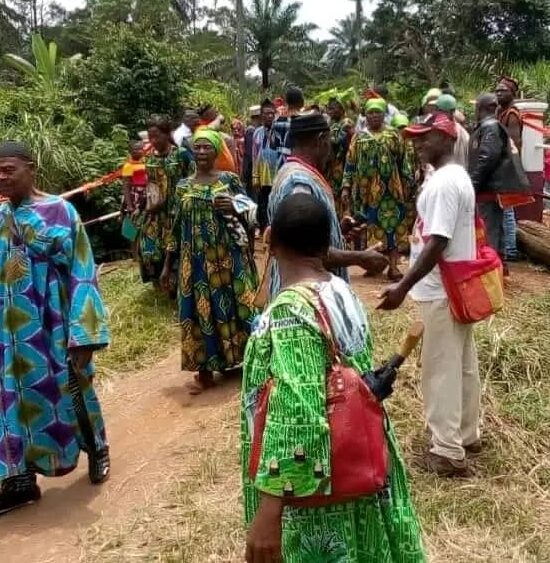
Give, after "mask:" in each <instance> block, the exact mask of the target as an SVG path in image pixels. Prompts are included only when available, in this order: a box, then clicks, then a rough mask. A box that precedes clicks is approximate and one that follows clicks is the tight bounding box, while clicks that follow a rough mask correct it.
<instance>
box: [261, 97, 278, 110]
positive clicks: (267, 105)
mask: <svg viewBox="0 0 550 563" xmlns="http://www.w3.org/2000/svg"><path fill="white" fill-rule="evenodd" d="M260 108H261V109H262V110H264V109H265V108H272V109H275V104H274V103H273V102H272V101H271V100H270V99H269V98H266V99H265V100H264V101H263V102H262V103H261V105H260Z"/></svg>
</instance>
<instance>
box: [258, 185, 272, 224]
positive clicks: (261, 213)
mask: <svg viewBox="0 0 550 563" xmlns="http://www.w3.org/2000/svg"><path fill="white" fill-rule="evenodd" d="M270 194H271V186H262V187H261V188H260V191H259V192H258V224H259V225H260V232H261V233H263V232H264V231H265V230H266V229H267V227H268V225H269V219H268V217H267V207H268V205H269V195H270Z"/></svg>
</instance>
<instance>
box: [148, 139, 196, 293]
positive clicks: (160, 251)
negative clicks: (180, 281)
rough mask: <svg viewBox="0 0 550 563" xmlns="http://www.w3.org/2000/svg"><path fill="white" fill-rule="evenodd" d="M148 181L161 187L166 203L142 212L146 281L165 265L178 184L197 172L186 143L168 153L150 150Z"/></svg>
mask: <svg viewBox="0 0 550 563" xmlns="http://www.w3.org/2000/svg"><path fill="white" fill-rule="evenodd" d="M146 167H147V175H148V179H149V182H153V183H154V184H156V185H157V186H158V187H159V188H160V193H161V194H162V199H164V200H165V202H164V205H163V206H162V208H161V209H160V210H158V211H155V212H154V213H147V212H144V213H143V214H142V215H141V218H140V221H139V224H140V234H139V238H138V250H139V260H140V269H141V276H142V279H143V281H144V282H150V281H156V280H158V279H159V277H160V274H161V273H162V268H163V266H164V258H165V253H166V245H167V241H168V239H169V237H170V233H171V230H172V224H173V221H174V215H175V210H176V204H177V201H176V185H177V183H178V182H179V181H180V180H181V179H182V178H187V177H189V176H191V175H192V174H194V173H195V162H194V160H193V155H192V154H191V151H190V150H189V149H187V148H186V147H180V148H178V147H172V149H171V150H170V153H169V154H168V155H167V156H160V155H159V154H157V153H153V154H151V155H150V156H149V157H148V158H147V161H146Z"/></svg>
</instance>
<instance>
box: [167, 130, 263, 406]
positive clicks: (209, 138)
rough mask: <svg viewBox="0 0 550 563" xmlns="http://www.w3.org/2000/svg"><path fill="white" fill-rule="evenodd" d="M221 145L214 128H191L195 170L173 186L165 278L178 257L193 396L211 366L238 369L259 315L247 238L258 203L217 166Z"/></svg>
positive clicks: (206, 383) (208, 378)
mask: <svg viewBox="0 0 550 563" xmlns="http://www.w3.org/2000/svg"><path fill="white" fill-rule="evenodd" d="M222 150H223V139H222V137H221V136H220V134H219V133H217V132H216V131H212V130H210V129H200V130H198V131H197V132H196V133H195V135H194V137H193V152H194V155H195V160H196V164H197V174H196V175H195V176H194V177H192V178H188V179H186V180H184V181H183V182H181V183H180V184H179V185H178V188H177V198H178V201H179V204H178V206H177V209H176V217H175V219H174V228H173V232H172V237H171V242H170V245H169V251H170V252H169V255H168V257H167V260H166V264H165V268H164V272H163V278H162V279H163V280H164V279H166V277H167V276H168V273H169V272H170V269H171V266H172V264H173V263H174V261H175V260H176V259H177V257H179V276H178V310H179V319H180V323H181V327H182V342H181V351H182V370H183V371H196V372H198V373H197V374H196V376H195V381H194V382H192V383H191V385H190V392H191V394H194V395H196V394H199V393H201V392H202V391H203V390H204V389H207V388H209V387H212V386H213V385H214V372H222V373H223V372H235V371H238V370H239V369H240V364H241V363H242V360H243V354H244V348H245V346H246V343H247V340H248V336H249V334H250V328H251V322H252V319H253V317H254V316H255V314H256V312H255V310H254V306H253V302H254V297H255V295H256V291H257V286H258V276H257V272H256V266H255V263H254V257H253V255H252V252H251V249H250V246H249V238H248V232H249V230H250V226H251V224H253V223H254V221H255V211H256V206H255V204H254V203H253V202H252V201H251V200H249V199H248V198H247V197H246V195H245V192H244V190H243V188H242V185H241V181H240V179H239V177H238V176H237V175H236V174H233V173H231V172H220V171H218V170H217V169H216V167H215V162H216V159H217V157H218V156H219V154H220V152H221V151H222Z"/></svg>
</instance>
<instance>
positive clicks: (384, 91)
mask: <svg viewBox="0 0 550 563" xmlns="http://www.w3.org/2000/svg"><path fill="white" fill-rule="evenodd" d="M373 90H374V91H375V92H376V93H377V94H378V95H379V96H382V97H383V98H384V99H387V98H388V97H389V95H390V91H389V90H388V87H387V86H386V85H385V84H377V85H376V86H375V87H374V88H373Z"/></svg>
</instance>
